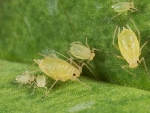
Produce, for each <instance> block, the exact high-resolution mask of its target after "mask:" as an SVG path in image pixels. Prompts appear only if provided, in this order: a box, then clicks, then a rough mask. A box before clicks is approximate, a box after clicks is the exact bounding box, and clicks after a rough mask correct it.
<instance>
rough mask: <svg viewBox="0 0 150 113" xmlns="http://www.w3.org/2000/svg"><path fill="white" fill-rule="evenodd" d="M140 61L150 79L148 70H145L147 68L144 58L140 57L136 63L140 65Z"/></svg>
mask: <svg viewBox="0 0 150 113" xmlns="http://www.w3.org/2000/svg"><path fill="white" fill-rule="evenodd" d="M142 61H143V65H144V68H145V71H146V74H147V76H148V77H150V75H149V72H148V69H147V66H146V63H145V59H144V57H142V58H141V59H140V60H139V61H138V63H141V62H142Z"/></svg>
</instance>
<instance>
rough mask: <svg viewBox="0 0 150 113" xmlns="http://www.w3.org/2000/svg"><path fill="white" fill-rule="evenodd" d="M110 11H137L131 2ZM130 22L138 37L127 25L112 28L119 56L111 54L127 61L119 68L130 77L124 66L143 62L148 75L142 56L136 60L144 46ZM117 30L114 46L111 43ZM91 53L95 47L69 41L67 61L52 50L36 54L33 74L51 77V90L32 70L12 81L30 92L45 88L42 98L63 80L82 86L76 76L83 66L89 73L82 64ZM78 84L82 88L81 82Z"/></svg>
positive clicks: (92, 56)
mask: <svg viewBox="0 0 150 113" xmlns="http://www.w3.org/2000/svg"><path fill="white" fill-rule="evenodd" d="M113 8H114V10H115V11H116V12H118V15H120V14H122V13H124V12H125V13H126V12H127V11H128V10H130V11H133V10H137V9H136V8H134V4H133V2H118V3H116V4H114V5H113ZM118 15H116V16H114V17H112V19H114V18H115V17H117V16H118ZM131 21H132V23H133V25H134V27H135V28H136V30H137V32H138V38H137V36H136V35H135V33H134V32H133V31H132V30H131V28H130V27H129V26H128V25H127V27H123V30H122V31H121V32H120V28H119V27H116V29H115V32H114V36H113V42H112V43H113V45H114V46H115V47H117V48H118V49H119V50H120V52H121V54H122V57H121V56H118V55H115V54H113V55H115V56H116V57H118V58H122V59H125V60H126V61H127V62H128V64H129V65H127V66H122V68H123V69H124V70H125V71H127V72H128V73H130V74H132V73H131V72H129V71H128V70H126V67H130V68H135V67H137V66H138V63H140V62H142V61H143V62H144V66H145V69H146V72H147V73H148V70H147V67H146V64H145V60H144V57H142V58H141V59H139V56H140V54H141V50H142V48H143V47H144V46H145V44H146V43H147V42H146V43H144V44H143V45H142V46H141V48H140V32H139V31H138V29H137V27H136V25H135V24H134V22H133V20H131ZM117 30H118V45H116V44H115V43H114V40H115V36H116V32H117ZM118 46H119V47H118ZM94 50H97V49H95V48H93V49H90V47H89V45H88V44H87V40H86V45H83V44H82V43H81V42H73V43H72V44H71V47H70V50H69V52H70V54H71V55H72V57H71V58H67V57H66V56H64V55H62V54H60V53H58V52H56V51H53V53H52V54H50V55H42V54H41V53H39V54H40V55H42V56H43V57H44V58H43V59H37V60H34V61H35V62H36V63H37V64H38V66H39V70H36V71H41V72H43V73H44V74H45V75H47V76H50V77H51V78H53V79H54V80H55V82H54V83H53V84H52V85H51V87H50V88H49V89H48V90H47V87H46V84H47V80H46V77H45V76H44V75H38V76H35V75H34V73H35V72H34V71H33V72H28V71H26V72H25V73H24V74H21V75H18V76H17V77H16V81H17V82H19V83H21V84H34V89H35V88H37V87H43V88H45V89H46V95H47V94H48V93H49V91H50V90H51V89H52V87H53V86H54V85H55V84H56V82H57V81H59V80H60V81H66V80H69V79H70V80H76V81H78V82H80V83H82V82H81V81H80V80H79V79H78V77H79V76H80V74H81V72H82V68H83V66H86V67H87V68H88V69H89V70H90V72H91V73H93V72H92V71H91V69H90V68H89V67H88V66H87V64H86V63H85V62H84V61H85V60H87V62H90V61H91V60H93V58H94V56H95V53H94ZM56 54H58V55H60V56H62V57H64V58H66V60H63V59H61V58H58V57H57V55H56ZM73 58H76V59H78V60H81V61H80V63H79V62H76V60H74V59H73ZM93 74H94V73H93ZM132 75H134V74H132ZM82 84H83V85H85V84H84V83H82ZM85 86H86V85H85ZM86 87H88V86H86ZM88 88H89V87H88ZM33 93H34V90H33Z"/></svg>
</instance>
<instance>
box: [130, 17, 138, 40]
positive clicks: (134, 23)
mask: <svg viewBox="0 0 150 113" xmlns="http://www.w3.org/2000/svg"><path fill="white" fill-rule="evenodd" d="M130 21H131V22H132V24H133V26H134V28H135V29H136V31H137V33H138V40H139V43H140V42H141V36H140V31H139V30H138V28H137V26H136V25H135V23H134V21H133V19H132V18H130ZM128 27H129V26H128ZM129 28H130V27H129ZM130 29H131V28H130Z"/></svg>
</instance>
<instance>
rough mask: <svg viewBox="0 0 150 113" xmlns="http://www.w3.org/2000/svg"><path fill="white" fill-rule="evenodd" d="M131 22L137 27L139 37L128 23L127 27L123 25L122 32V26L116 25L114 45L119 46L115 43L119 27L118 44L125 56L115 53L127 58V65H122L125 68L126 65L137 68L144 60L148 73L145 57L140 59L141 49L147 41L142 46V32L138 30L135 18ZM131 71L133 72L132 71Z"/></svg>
mask: <svg viewBox="0 0 150 113" xmlns="http://www.w3.org/2000/svg"><path fill="white" fill-rule="evenodd" d="M131 22H132V23H133V25H134V27H135V29H136V30H137V32H138V38H137V36H136V35H135V33H134V32H133V31H132V30H131V28H130V27H129V26H128V25H127V28H125V27H123V30H122V31H121V32H120V28H118V27H116V29H115V32H114V36H113V45H115V46H117V45H116V44H115V43H114V40H115V35H116V31H117V29H118V46H119V50H120V52H121V54H122V56H123V57H121V56H118V55H115V54H114V55H115V56H117V57H118V58H122V59H125V60H126V61H127V62H128V65H127V66H122V68H123V69H125V68H126V67H130V68H136V67H137V66H138V63H141V62H142V61H143V63H144V67H145V70H146V72H147V74H148V70H147V66H146V63H145V60H144V57H142V58H141V59H139V57H140V55H141V50H142V48H143V47H144V46H145V44H146V43H147V42H146V43H144V44H143V45H142V46H141V48H140V32H139V31H138V29H137V27H136V25H135V24H134V22H133V20H131ZM125 71H127V70H125ZM127 72H129V71H127ZM129 73H130V74H132V73H131V72H129ZM132 75H134V74H132Z"/></svg>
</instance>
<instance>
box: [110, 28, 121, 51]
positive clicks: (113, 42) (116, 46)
mask: <svg viewBox="0 0 150 113" xmlns="http://www.w3.org/2000/svg"><path fill="white" fill-rule="evenodd" d="M117 30H118V34H119V32H120V27H118V25H117V26H116V28H115V31H114V35H113V41H112V44H113V46H114V47H115V48H116V49H118V50H119V47H118V45H117V44H115V37H116V33H117Z"/></svg>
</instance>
